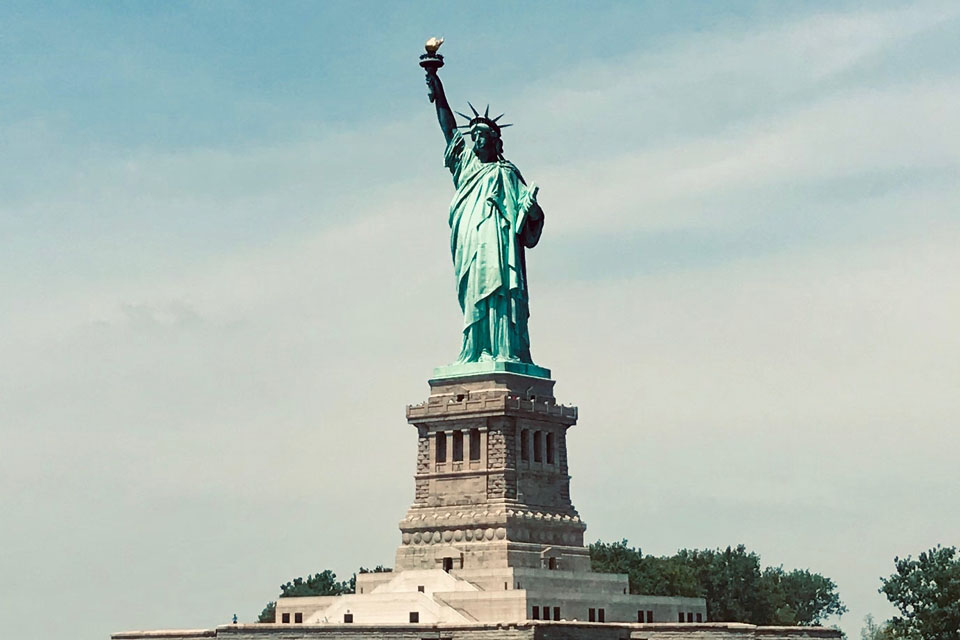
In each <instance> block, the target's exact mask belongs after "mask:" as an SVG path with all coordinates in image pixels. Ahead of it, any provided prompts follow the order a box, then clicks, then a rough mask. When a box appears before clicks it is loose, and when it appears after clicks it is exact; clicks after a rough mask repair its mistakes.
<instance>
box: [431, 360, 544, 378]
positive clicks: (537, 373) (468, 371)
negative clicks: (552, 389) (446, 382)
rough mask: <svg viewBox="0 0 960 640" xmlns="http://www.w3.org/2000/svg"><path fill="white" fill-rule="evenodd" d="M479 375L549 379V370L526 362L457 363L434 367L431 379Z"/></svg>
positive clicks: (489, 361)
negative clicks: (509, 375)
mask: <svg viewBox="0 0 960 640" xmlns="http://www.w3.org/2000/svg"><path fill="white" fill-rule="evenodd" d="M481 373H516V374H519V375H523V376H532V377H534V378H544V379H547V380H549V379H550V369H546V368H544V367H539V366H537V365H535V364H530V363H527V362H510V361H497V360H488V361H485V362H458V363H456V364H449V365H447V366H445V367H436V368H435V369H434V370H433V378H434V379H435V380H440V379H443V378H462V377H464V376H475V375H477V374H481Z"/></svg>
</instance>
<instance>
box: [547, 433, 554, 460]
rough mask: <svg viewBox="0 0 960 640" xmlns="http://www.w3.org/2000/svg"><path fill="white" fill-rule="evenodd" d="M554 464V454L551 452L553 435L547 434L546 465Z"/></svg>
mask: <svg viewBox="0 0 960 640" xmlns="http://www.w3.org/2000/svg"><path fill="white" fill-rule="evenodd" d="M553 463H554V452H553V434H552V433H548V434H547V464H553Z"/></svg>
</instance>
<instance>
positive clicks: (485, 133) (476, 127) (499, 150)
mask: <svg viewBox="0 0 960 640" xmlns="http://www.w3.org/2000/svg"><path fill="white" fill-rule="evenodd" d="M467 104H470V103H469V102H468V103H467ZM470 110H471V111H473V117H472V118H471V117H470V116H467V115H464V114H462V113H459V112H457V113H458V115H460V116H461V117H463V118H466V119H467V120H469V122H468V123H467V124H465V125H461V126H460V128H461V129H469V130H470V139H471V140H473V152H474V153H475V154H477V157H478V158H479V159H480V161H481V162H493V161H494V160H496V159H498V158H500V157H501V156H502V154H503V139H502V138H501V137H500V134H501V129H505V128H506V127H509V126H511V125H509V124H497V120H499V119H500V118H502V117H503V114H502V113H501V114H500V115H498V116H497V117H496V118H491V117H490V105H487V108H486V110H485V111H484V112H483V115H480V114H479V113H477V110H476V109H474V108H473V105H472V104H470Z"/></svg>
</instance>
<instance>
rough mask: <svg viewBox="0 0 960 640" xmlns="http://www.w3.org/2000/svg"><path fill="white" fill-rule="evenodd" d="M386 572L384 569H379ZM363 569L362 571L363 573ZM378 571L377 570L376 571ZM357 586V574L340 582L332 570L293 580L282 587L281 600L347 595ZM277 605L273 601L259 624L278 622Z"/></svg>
mask: <svg viewBox="0 0 960 640" xmlns="http://www.w3.org/2000/svg"><path fill="white" fill-rule="evenodd" d="M378 569H380V570H384V569H383V567H378ZM362 571H363V569H361V572H362ZM374 571H377V569H374ZM356 585H357V574H353V577H351V578H350V579H349V580H344V581H338V580H337V574H335V573H334V572H333V571H330V569H325V570H323V571H321V572H320V573H315V574H313V575H312V576H311V575H308V576H307V578H306V580H304V579H303V578H294V579H293V580H291V581H289V582H286V583H284V584H282V585H280V595H279V596H278V597H280V598H294V597H300V596H339V595H344V594H347V593H354V592H355V591H356ZM276 619H277V603H276V601H271V602H268V603H267V606H265V607H264V608H263V611H261V612H260V616H259V617H258V618H257V622H276Z"/></svg>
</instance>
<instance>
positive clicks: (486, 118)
mask: <svg viewBox="0 0 960 640" xmlns="http://www.w3.org/2000/svg"><path fill="white" fill-rule="evenodd" d="M467 104H468V105H470V110H471V111H473V117H472V118H471V117H470V116H468V115H466V114H464V113H460V112H459V111H457V115H458V116H460V117H461V118H464V119H466V120H468V121H469V122H467V124H462V125H460V126H458V127H457V128H458V129H470V130H471V131H473V129H475V128H476V127H478V126H481V125H483V126H486V127H489V128H490V130H491V131H493V132H494V133H495V134H496V136H497V137H498V138H499V137H500V130H501V129H506V128H507V127H512V126H513V125H512V124H497V120H499V119H500V118H502V117H503V114H502V113H501V114H500V115H498V116H497V117H496V118H491V117H490V105H487V108H486V109H484V111H483V115H480V114H479V113H478V112H477V110H476V109H474V108H473V105H472V104H470V103H469V102H468V103H467Z"/></svg>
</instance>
